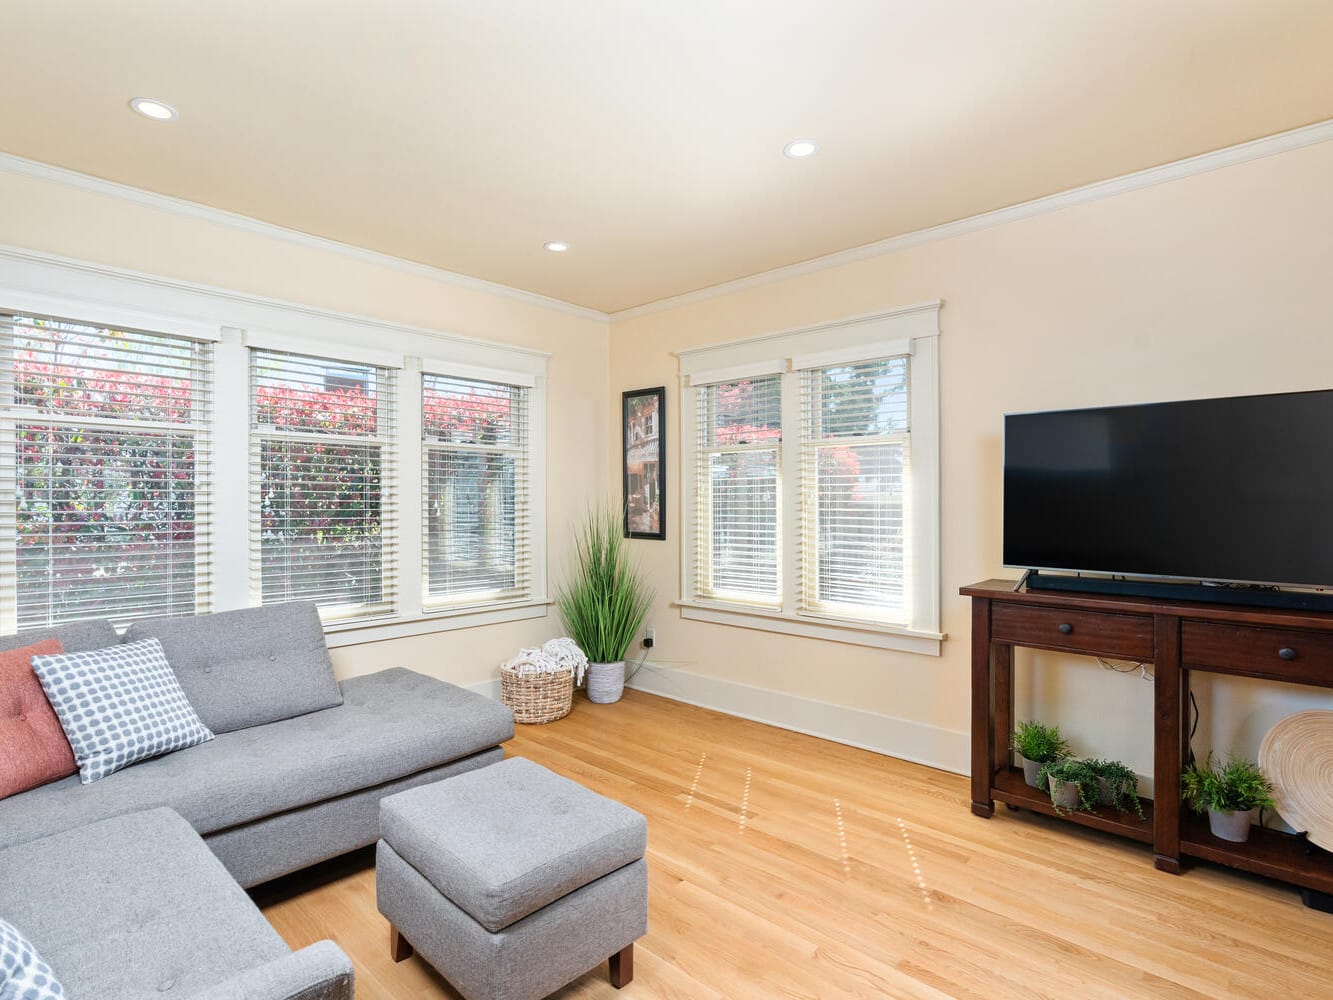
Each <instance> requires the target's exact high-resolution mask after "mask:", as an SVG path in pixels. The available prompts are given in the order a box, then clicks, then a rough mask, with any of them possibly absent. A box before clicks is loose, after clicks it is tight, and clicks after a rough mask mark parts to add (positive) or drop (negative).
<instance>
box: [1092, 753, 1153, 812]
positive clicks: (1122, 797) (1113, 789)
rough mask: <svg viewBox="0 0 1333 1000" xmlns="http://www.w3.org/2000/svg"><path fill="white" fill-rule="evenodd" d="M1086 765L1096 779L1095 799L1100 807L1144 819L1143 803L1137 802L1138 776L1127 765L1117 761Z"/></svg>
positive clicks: (1096, 762) (1098, 761) (1099, 761)
mask: <svg viewBox="0 0 1333 1000" xmlns="http://www.w3.org/2000/svg"><path fill="white" fill-rule="evenodd" d="M1086 763H1087V765H1088V768H1089V769H1090V770H1091V771H1092V773H1093V774H1094V775H1095V776H1096V778H1097V793H1098V794H1097V798H1098V802H1099V803H1100V804H1101V805H1104V806H1111V807H1112V808H1113V809H1115V810H1116V811H1117V812H1122V813H1127V812H1132V813H1134V815H1136V816H1138V818H1139V819H1143V818H1144V814H1143V803H1142V802H1140V801H1139V776H1138V775H1137V774H1135V773H1134V772H1133V770H1131V769H1130V768H1129V766H1128V765H1126V764H1123V763H1121V762H1120V761H1118V760H1090V761H1087V762H1086Z"/></svg>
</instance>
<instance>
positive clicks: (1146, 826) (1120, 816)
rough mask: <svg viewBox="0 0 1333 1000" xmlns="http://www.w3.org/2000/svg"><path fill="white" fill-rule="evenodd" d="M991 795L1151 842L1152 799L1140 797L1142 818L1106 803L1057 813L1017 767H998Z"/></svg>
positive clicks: (1038, 810) (1147, 842)
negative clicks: (1107, 805) (1004, 768)
mask: <svg viewBox="0 0 1333 1000" xmlns="http://www.w3.org/2000/svg"><path fill="white" fill-rule="evenodd" d="M991 794H992V795H994V796H995V798H997V799H999V800H1000V801H1001V802H1003V803H1005V804H1006V805H1011V806H1018V807H1020V808H1022V809H1030V810H1032V811H1033V812H1039V813H1045V814H1046V815H1048V816H1059V817H1060V818H1061V819H1067V820H1069V822H1071V823H1078V824H1079V825H1080V826H1090V827H1092V828H1093V829H1094V830H1103V831H1105V832H1106V833H1118V834H1120V835H1121V836H1122V837H1129V838H1131V839H1133V840H1141V841H1143V843H1145V844H1151V843H1152V802H1151V801H1149V800H1148V799H1141V800H1140V801H1141V802H1142V803H1143V816H1144V818H1143V819H1139V817H1138V816H1137V815H1135V814H1134V813H1121V812H1117V811H1116V810H1114V809H1110V808H1107V807H1106V806H1098V807H1097V808H1095V809H1093V810H1091V811H1087V810H1083V809H1075V810H1068V809H1067V810H1065V811H1063V812H1057V811H1056V809H1055V806H1053V805H1052V804H1051V797H1050V796H1049V795H1047V794H1046V793H1045V792H1043V791H1042V790H1041V789H1039V788H1033V787H1032V786H1031V785H1029V784H1028V783H1027V781H1026V780H1025V779H1024V777H1023V772H1022V770H1021V769H1019V768H1016V767H1011V768H1009V769H1007V770H1001V771H999V772H998V773H997V774H996V775H995V784H994V785H993V786H992V788H991Z"/></svg>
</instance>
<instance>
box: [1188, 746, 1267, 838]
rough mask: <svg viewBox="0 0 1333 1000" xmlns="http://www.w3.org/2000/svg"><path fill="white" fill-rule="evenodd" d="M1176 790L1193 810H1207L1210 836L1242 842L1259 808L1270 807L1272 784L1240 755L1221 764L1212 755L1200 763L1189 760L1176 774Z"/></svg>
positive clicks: (1255, 765)
mask: <svg viewBox="0 0 1333 1000" xmlns="http://www.w3.org/2000/svg"><path fill="white" fill-rule="evenodd" d="M1180 791H1181V794H1182V795H1183V796H1184V799H1185V801H1186V803H1188V804H1189V806H1190V808H1191V809H1193V810H1194V811H1195V812H1200V813H1201V812H1207V813H1208V829H1209V830H1211V831H1212V834H1213V836H1214V837H1217V838H1219V839H1221V840H1229V841H1231V842H1232V843H1235V844H1243V843H1245V841H1247V840H1249V839H1250V827H1252V826H1253V825H1254V823H1255V821H1256V820H1257V819H1258V813H1259V810H1260V809H1271V808H1272V807H1273V805H1275V803H1274V800H1273V786H1272V784H1271V783H1270V782H1269V780H1268V779H1267V778H1265V777H1264V773H1263V771H1261V770H1259V765H1258V764H1256V763H1255V762H1254V761H1252V760H1246V759H1245V758H1243V757H1236V756H1234V755H1233V756H1230V757H1228V758H1227V759H1226V761H1225V762H1224V763H1222V764H1215V763H1214V762H1213V755H1212V754H1209V755H1208V760H1207V761H1206V762H1205V763H1204V764H1203V765H1202V766H1200V765H1199V764H1191V765H1190V766H1189V767H1187V768H1186V769H1185V772H1184V774H1182V775H1181V776H1180Z"/></svg>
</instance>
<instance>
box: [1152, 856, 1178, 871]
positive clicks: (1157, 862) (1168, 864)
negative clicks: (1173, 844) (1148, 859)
mask: <svg viewBox="0 0 1333 1000" xmlns="http://www.w3.org/2000/svg"><path fill="white" fill-rule="evenodd" d="M1152 863H1153V865H1154V866H1155V867H1156V868H1157V870H1158V871H1159V872H1167V873H1168V874H1171V875H1184V874H1185V866H1184V865H1183V864H1181V861H1180V859H1179V858H1168V857H1167V856H1166V855H1165V854H1154V855H1153V859H1152Z"/></svg>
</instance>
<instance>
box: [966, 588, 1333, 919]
mask: <svg viewBox="0 0 1333 1000" xmlns="http://www.w3.org/2000/svg"><path fill="white" fill-rule="evenodd" d="M1013 588H1014V581H1013V580H986V581H983V582H982V583H977V584H973V585H972V586H970V587H963V588H962V589H961V591H960V593H962V594H964V595H965V596H967V597H970V598H971V599H972V812H974V813H975V814H976V815H978V816H984V817H990V816H992V815H994V812H995V800H997V799H998V800H999V801H1001V802H1004V803H1006V804H1007V805H1010V806H1014V807H1021V808H1024V809H1031V810H1033V811H1034V812H1041V813H1046V814H1049V815H1060V814H1057V813H1056V812H1055V809H1054V807H1053V806H1052V805H1051V800H1050V797H1049V796H1047V795H1045V794H1043V793H1041V792H1039V791H1038V790H1037V789H1034V788H1030V787H1029V786H1028V785H1027V784H1026V783H1025V782H1024V780H1023V773H1022V771H1021V770H1019V769H1018V768H1015V767H1013V766H1012V764H1011V760H1010V751H1009V736H1010V733H1012V731H1013V728H1014V647H1015V646H1027V647H1030V648H1033V649H1047V650H1054V651H1056V652H1062V653H1075V654H1082V655H1087V656H1103V657H1111V658H1115V659H1121V660H1135V661H1141V662H1145V663H1147V662H1151V663H1152V664H1153V668H1154V682H1153V687H1154V716H1155V722H1154V726H1153V783H1154V793H1155V799H1154V801H1152V802H1148V801H1145V802H1144V814H1145V818H1144V819H1142V820H1140V819H1139V818H1138V817H1137V816H1134V815H1132V814H1120V813H1117V812H1116V811H1115V810H1113V809H1108V808H1098V809H1096V810H1094V811H1092V812H1072V813H1064V814H1063V815H1062V818H1064V819H1067V820H1069V821H1070V822H1073V823H1081V824H1082V825H1084V826H1090V827H1094V828H1095V829H1098V830H1104V831H1107V832H1110V833H1117V834H1120V835H1122V836H1125V837H1130V838H1133V839H1134V840H1139V841H1142V842H1143V843H1145V844H1151V845H1152V847H1153V852H1154V855H1155V863H1156V865H1157V867H1158V868H1160V869H1161V870H1163V871H1167V872H1172V873H1173V874H1177V875H1178V874H1180V873H1181V872H1182V871H1183V865H1182V861H1183V860H1184V859H1186V858H1200V859H1203V860H1206V861H1213V862H1217V863H1219V864H1223V865H1230V866H1231V867H1233V868H1240V869H1243V870H1245V871H1248V872H1254V873H1255V874H1258V875H1265V876H1268V877H1270V878H1275V879H1281V880H1282V881H1284V882H1289V883H1291V884H1293V885H1298V886H1302V887H1304V888H1307V889H1313V890H1315V891H1317V892H1321V893H1333V854H1329V853H1327V852H1324V851H1322V850H1320V849H1319V848H1317V847H1315V846H1313V845H1311V844H1309V843H1308V842H1307V841H1306V839H1305V837H1304V836H1303V835H1301V836H1296V835H1292V834H1288V833H1282V832H1280V831H1277V830H1267V829H1261V828H1258V827H1256V828H1255V829H1254V830H1253V831H1252V832H1251V836H1250V840H1249V841H1248V842H1247V843H1244V844H1232V843H1229V842H1227V841H1224V840H1219V839H1217V838H1216V837H1214V836H1212V834H1210V833H1209V831H1208V821H1207V818H1206V817H1198V816H1195V815H1193V814H1192V813H1189V812H1187V811H1185V810H1183V809H1182V807H1181V801H1180V772H1181V768H1182V766H1183V763H1184V761H1186V760H1188V755H1189V718H1188V715H1189V683H1190V673H1191V672H1193V671H1207V672H1211V673H1219V674H1232V675H1236V676H1240V677H1258V678H1265V679H1268V680H1276V681H1285V682H1287V683H1291V684H1310V685H1315V686H1318V687H1333V613H1329V612H1317V611H1288V610H1282V609H1270V608H1249V607H1236V606H1231V605H1215V604H1203V603H1198V602H1192V601H1175V600H1160V599H1156V598H1147V597H1121V596H1110V595H1102V594H1077V593H1068V592H1056V591H1046V590H1040V591H1029V590H1027V589H1026V588H1023V589H1021V590H1019V591H1017V592H1015V591H1014V589H1013ZM1219 749H1221V750H1223V751H1225V748H1219Z"/></svg>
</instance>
